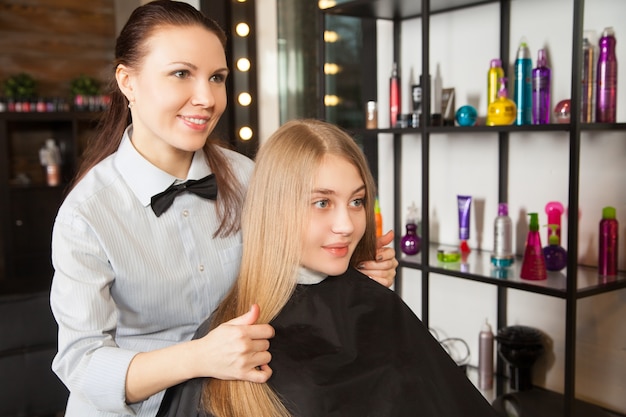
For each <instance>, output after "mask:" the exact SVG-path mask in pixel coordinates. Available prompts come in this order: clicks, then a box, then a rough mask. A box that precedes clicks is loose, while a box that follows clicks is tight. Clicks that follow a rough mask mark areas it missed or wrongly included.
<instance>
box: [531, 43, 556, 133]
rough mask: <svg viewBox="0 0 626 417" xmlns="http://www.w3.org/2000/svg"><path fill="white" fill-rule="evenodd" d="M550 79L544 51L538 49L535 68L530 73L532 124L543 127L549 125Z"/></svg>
mask: <svg viewBox="0 0 626 417" xmlns="http://www.w3.org/2000/svg"><path fill="white" fill-rule="evenodd" d="M550 78H551V71H550V68H549V67H548V61H547V59H546V51H545V49H540V50H539V53H538V57H537V66H536V67H535V68H534V69H533V71H532V88H533V95H532V109H533V114H532V116H533V124H535V125H545V124H548V123H550V111H551V108H550Z"/></svg>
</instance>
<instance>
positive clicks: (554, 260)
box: [543, 224, 567, 271]
mask: <svg viewBox="0 0 626 417" xmlns="http://www.w3.org/2000/svg"><path fill="white" fill-rule="evenodd" d="M548 229H550V237H549V238H548V246H546V247H544V248H543V257H544V258H545V260H546V269H547V270H548V271H560V270H561V269H563V268H565V267H566V266H567V251H566V250H565V249H564V248H563V247H562V246H561V245H560V243H559V237H558V236H557V234H556V231H557V230H558V229H559V226H558V225H556V224H549V225H548Z"/></svg>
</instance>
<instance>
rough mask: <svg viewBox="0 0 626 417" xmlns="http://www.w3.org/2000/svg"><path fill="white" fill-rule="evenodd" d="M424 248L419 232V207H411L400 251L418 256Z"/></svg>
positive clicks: (413, 205) (412, 205)
mask: <svg viewBox="0 0 626 417" xmlns="http://www.w3.org/2000/svg"><path fill="white" fill-rule="evenodd" d="M421 248H422V238H421V237H420V236H419V235H418V231H417V206H415V203H413V204H411V206H410V207H409V212H408V215H407V219H406V234H405V235H404V236H402V239H400V249H401V250H402V252H403V253H404V254H406V255H417V254H418V253H419V252H420V249H421Z"/></svg>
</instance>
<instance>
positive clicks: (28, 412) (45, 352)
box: [0, 291, 68, 417]
mask: <svg viewBox="0 0 626 417" xmlns="http://www.w3.org/2000/svg"><path fill="white" fill-rule="evenodd" d="M49 295H50V294H49V292H48V291H44V292H37V293H32V294H19V295H17V294H16V295H0V417H35V416H38V417H39V416H41V417H43V416H54V415H57V414H58V413H62V412H63V410H64V409H65V405H66V402H67V397H68V391H67V389H66V388H65V386H64V385H63V384H62V383H61V381H60V380H59V379H58V378H57V376H56V375H55V374H54V373H53V372H52V370H51V369H50V365H51V364H52V358H53V357H54V354H55V353H56V349H57V325H56V322H55V321H54V318H53V316H52V312H51V311H50V302H49Z"/></svg>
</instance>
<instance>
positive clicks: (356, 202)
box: [351, 198, 365, 207]
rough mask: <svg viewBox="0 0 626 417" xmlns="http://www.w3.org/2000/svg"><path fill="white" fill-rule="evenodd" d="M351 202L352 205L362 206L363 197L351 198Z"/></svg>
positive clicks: (363, 202)
mask: <svg viewBox="0 0 626 417" xmlns="http://www.w3.org/2000/svg"><path fill="white" fill-rule="evenodd" d="M351 204H352V205H353V206H354V207H363V205H364V204H365V199H364V198H356V199H354V200H352V203H351Z"/></svg>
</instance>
